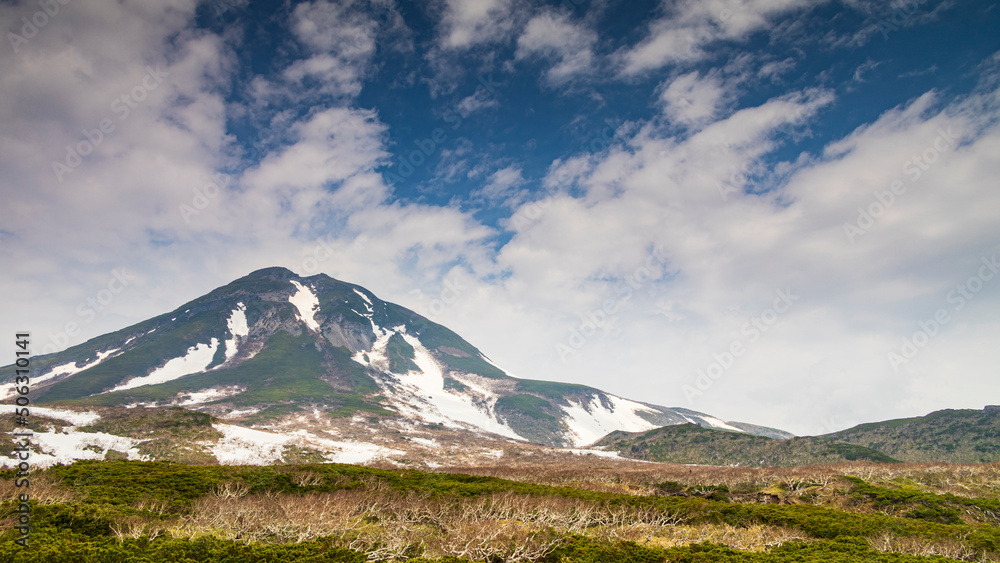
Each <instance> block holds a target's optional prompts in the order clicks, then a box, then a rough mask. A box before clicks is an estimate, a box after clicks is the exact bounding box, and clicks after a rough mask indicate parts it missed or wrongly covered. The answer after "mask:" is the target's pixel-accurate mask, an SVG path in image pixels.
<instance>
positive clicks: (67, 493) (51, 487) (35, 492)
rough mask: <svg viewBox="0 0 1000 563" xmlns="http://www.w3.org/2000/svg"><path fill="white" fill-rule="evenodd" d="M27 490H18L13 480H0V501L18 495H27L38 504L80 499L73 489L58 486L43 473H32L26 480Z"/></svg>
mask: <svg viewBox="0 0 1000 563" xmlns="http://www.w3.org/2000/svg"><path fill="white" fill-rule="evenodd" d="M28 483H29V486H28V487H27V488H24V487H21V488H18V487H17V486H16V485H15V484H14V480H13V479H0V499H9V498H16V497H17V496H18V495H19V494H20V493H28V494H29V495H30V496H31V500H35V501H38V503H39V504H59V503H64V502H73V501H77V500H80V499H81V496H80V494H79V493H77V492H76V491H74V490H73V489H71V488H69V487H66V486H63V485H60V484H59V483H58V482H57V480H56V479H53V478H52V477H50V476H49V475H47V474H45V473H32V474H31V476H30V477H29V478H28Z"/></svg>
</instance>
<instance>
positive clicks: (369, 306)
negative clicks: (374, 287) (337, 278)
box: [354, 288, 374, 313]
mask: <svg viewBox="0 0 1000 563" xmlns="http://www.w3.org/2000/svg"><path fill="white" fill-rule="evenodd" d="M354 293H357V294H358V295H360V296H361V298H362V299H364V300H365V304H366V305H365V306H366V307H368V312H369V313H372V312H374V311H373V310H372V300H371V299H369V297H368V296H367V295H365V294H364V293H363V292H361V291H359V290H358V289H357V288H355V289H354Z"/></svg>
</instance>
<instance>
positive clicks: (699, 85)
mask: <svg viewBox="0 0 1000 563" xmlns="http://www.w3.org/2000/svg"><path fill="white" fill-rule="evenodd" d="M725 94H726V92H725V90H724V88H723V85H722V81H721V80H720V79H719V78H718V76H716V75H712V74H709V75H708V76H704V77H702V76H701V74H700V73H699V72H698V71H694V72H690V73H688V74H682V75H681V76H678V77H677V78H675V79H673V80H672V81H670V83H669V85H667V86H666V88H664V89H663V91H662V92H661V93H660V101H661V102H662V103H663V111H664V113H665V114H666V115H667V117H669V118H670V119H671V120H672V121H674V122H677V123H680V124H682V125H696V124H699V123H705V122H707V121H709V120H711V119H712V118H713V117H715V115H716V113H717V112H718V111H719V109H720V108H719V106H720V105H721V104H722V103H723V98H724V96H725Z"/></svg>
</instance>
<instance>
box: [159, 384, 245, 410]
mask: <svg viewBox="0 0 1000 563" xmlns="http://www.w3.org/2000/svg"><path fill="white" fill-rule="evenodd" d="M244 391H246V389H245V388H240V387H238V386H236V385H231V386H227V387H209V388H208V389H202V390H201V391H194V392H191V393H180V394H179V395H178V397H177V401H179V402H175V403H174V404H175V405H177V406H179V407H187V406H190V405H200V404H202V403H209V402H211V401H218V400H220V399H225V398H227V397H232V396H233V395H239V394H240V393H242V392H244Z"/></svg>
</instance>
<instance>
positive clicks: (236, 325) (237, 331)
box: [226, 303, 250, 362]
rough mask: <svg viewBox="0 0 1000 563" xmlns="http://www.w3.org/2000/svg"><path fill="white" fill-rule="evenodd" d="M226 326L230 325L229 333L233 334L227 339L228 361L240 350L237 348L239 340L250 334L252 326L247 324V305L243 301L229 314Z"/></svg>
mask: <svg viewBox="0 0 1000 563" xmlns="http://www.w3.org/2000/svg"><path fill="white" fill-rule="evenodd" d="M226 326H227V327H229V334H231V335H232V336H233V337H232V338H230V339H228V340H226V361H227V362H228V361H229V360H230V359H232V357H233V356H235V355H236V352H237V351H238V350H237V348H236V343H237V340H238V339H239V338H240V337H245V336H247V335H248V334H250V327H249V326H247V306H246V305H244V304H243V303H237V304H236V308H235V309H233V312H232V313H231V314H230V315H229V320H227V321H226Z"/></svg>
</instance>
